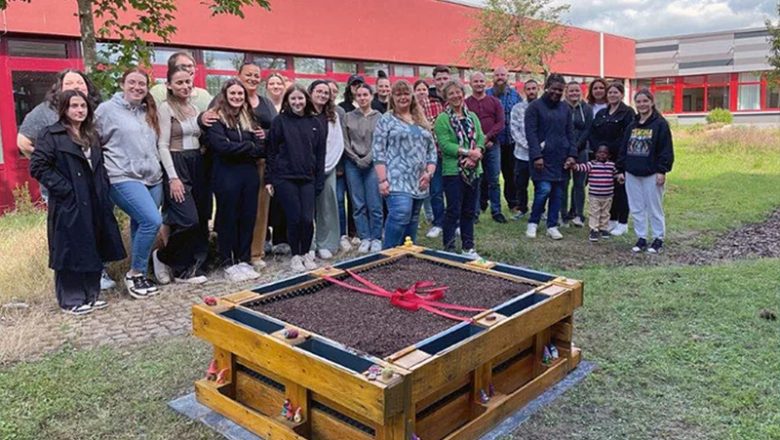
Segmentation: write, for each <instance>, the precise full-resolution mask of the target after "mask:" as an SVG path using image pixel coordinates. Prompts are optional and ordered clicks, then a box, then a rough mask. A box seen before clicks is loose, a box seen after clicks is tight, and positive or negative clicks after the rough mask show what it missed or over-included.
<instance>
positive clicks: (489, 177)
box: [474, 144, 501, 216]
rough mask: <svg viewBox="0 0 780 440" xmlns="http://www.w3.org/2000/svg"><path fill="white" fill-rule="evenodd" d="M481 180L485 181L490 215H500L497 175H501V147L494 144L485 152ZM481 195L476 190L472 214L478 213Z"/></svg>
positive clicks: (499, 193)
mask: <svg viewBox="0 0 780 440" xmlns="http://www.w3.org/2000/svg"><path fill="white" fill-rule="evenodd" d="M482 171H483V174H482V179H484V180H486V181H487V194H488V200H489V201H490V214H491V215H493V216H496V215H498V214H501V186H500V185H499V183H498V175H499V174H500V173H501V146H500V145H498V144H496V145H493V147H492V148H488V149H486V150H485V153H484V154H483V155H482ZM481 197H482V195H481V194H480V191H479V190H477V197H476V202H475V203H474V213H475V215H477V213H479V212H480V206H479V205H480V199H481Z"/></svg>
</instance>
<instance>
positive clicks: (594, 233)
mask: <svg viewBox="0 0 780 440" xmlns="http://www.w3.org/2000/svg"><path fill="white" fill-rule="evenodd" d="M600 236H601V234H600V233H599V231H597V230H595V229H591V230H590V234H588V240H590V241H599V237H600Z"/></svg>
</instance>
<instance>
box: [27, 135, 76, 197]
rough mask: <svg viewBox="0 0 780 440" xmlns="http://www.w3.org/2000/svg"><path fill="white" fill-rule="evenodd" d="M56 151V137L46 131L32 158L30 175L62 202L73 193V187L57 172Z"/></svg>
mask: <svg viewBox="0 0 780 440" xmlns="http://www.w3.org/2000/svg"><path fill="white" fill-rule="evenodd" d="M54 151H55V145H54V137H53V136H52V135H51V133H49V131H48V130H45V129H44V131H43V132H42V133H41V136H39V137H38V142H37V145H36V148H35V150H34V151H33V153H32V156H31V157H30V175H31V176H32V177H33V178H35V180H37V181H38V182H40V183H41V185H43V186H45V187H46V189H48V190H49V194H51V196H52V197H54V198H57V199H60V200H62V199H65V198H66V197H67V196H68V194H70V193H72V192H73V185H72V184H71V183H70V181H68V179H66V178H65V176H63V175H62V174H60V172H59V171H58V170H57V164H56V155H55V152H54Z"/></svg>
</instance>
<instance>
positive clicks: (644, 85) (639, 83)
mask: <svg viewBox="0 0 780 440" xmlns="http://www.w3.org/2000/svg"><path fill="white" fill-rule="evenodd" d="M635 87H636V90H642V89H649V88H650V80H649V79H638V80H636V85H635Z"/></svg>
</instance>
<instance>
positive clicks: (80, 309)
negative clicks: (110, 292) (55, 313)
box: [62, 304, 93, 316]
mask: <svg viewBox="0 0 780 440" xmlns="http://www.w3.org/2000/svg"><path fill="white" fill-rule="evenodd" d="M92 311H93V309H92V306H90V305H89V304H82V305H80V306H74V307H71V308H69V309H62V312H63V313H65V314H68V315H73V316H83V315H88V314H90V313H92Z"/></svg>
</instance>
